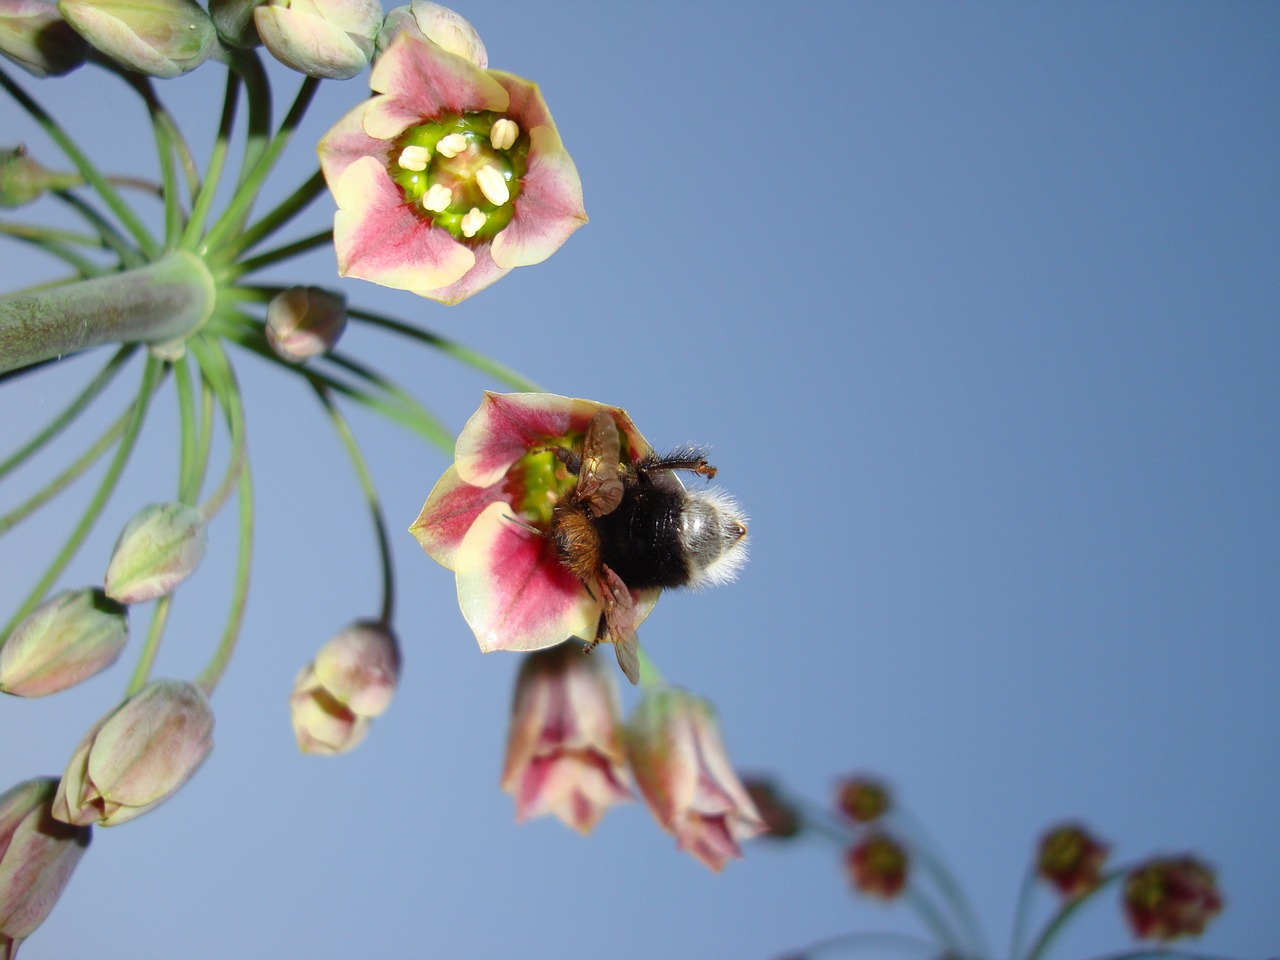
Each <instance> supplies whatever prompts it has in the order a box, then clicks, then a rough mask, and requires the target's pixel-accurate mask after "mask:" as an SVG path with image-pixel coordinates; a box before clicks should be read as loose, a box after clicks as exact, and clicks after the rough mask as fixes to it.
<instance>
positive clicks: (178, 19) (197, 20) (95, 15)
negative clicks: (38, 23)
mask: <svg viewBox="0 0 1280 960" xmlns="http://www.w3.org/2000/svg"><path fill="white" fill-rule="evenodd" d="M58 9H59V10H60V11H61V12H62V15H63V17H65V18H66V20H67V22H68V23H69V24H71V26H73V27H75V29H76V32H77V33H79V34H80V35H81V36H82V37H84V38H85V39H86V40H88V41H89V43H91V44H93V46H94V47H96V48H97V49H98V50H100V51H101V52H102V53H104V54H106V55H107V56H108V57H110V58H111V59H112V60H115V61H116V62H117V63H119V64H121V65H122V66H125V67H127V68H128V69H130V70H133V71H134V72H135V73H142V74H146V75H148V76H152V77H176V76H180V75H181V74H184V73H187V72H188V71H190V70H194V69H195V68H196V67H198V66H200V64H202V63H204V62H205V61H206V60H207V59H209V55H210V54H211V53H213V51H214V49H215V47H216V46H217V42H218V37H217V32H216V31H215V30H214V28H213V21H212V20H210V19H209V15H208V14H207V13H205V12H204V10H203V9H201V7H200V6H199V5H198V4H196V3H194V2H192V0H59V3H58Z"/></svg>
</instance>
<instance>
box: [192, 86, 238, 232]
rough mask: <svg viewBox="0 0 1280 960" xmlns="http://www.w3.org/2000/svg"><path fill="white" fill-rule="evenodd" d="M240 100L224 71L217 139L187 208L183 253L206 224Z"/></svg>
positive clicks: (220, 178)
mask: <svg viewBox="0 0 1280 960" xmlns="http://www.w3.org/2000/svg"><path fill="white" fill-rule="evenodd" d="M239 100H240V76H239V74H237V73H236V72H235V71H233V70H228V71H227V86H226V90H225V92H224V93H223V96H222V117H221V119H220V120H219V121H218V136H217V139H216V140H214V142H213V152H212V153H211V154H210V155H209V166H208V169H207V170H206V171H205V178H204V182H203V183H202V184H201V185H200V191H199V193H197V194H196V198H195V200H194V202H193V203H192V205H191V219H190V220H188V221H187V229H186V230H185V231H183V234H182V243H181V246H182V248H183V249H184V250H195V249H196V247H197V246H198V245H199V241H200V234H201V233H202V232H203V230H204V225H205V224H206V223H207V222H208V220H209V211H210V210H212V209H213V201H214V198H215V197H216V196H217V193H218V184H219V183H220V182H221V181H222V171H223V169H224V168H225V167H226V163H227V151H228V149H230V146H231V134H232V131H234V130H235V123H236V107H237V105H238V103H239Z"/></svg>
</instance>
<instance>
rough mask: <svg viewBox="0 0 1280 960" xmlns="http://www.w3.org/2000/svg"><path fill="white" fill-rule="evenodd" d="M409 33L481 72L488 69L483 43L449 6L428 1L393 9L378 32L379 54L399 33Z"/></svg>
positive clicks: (465, 21)
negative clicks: (468, 62)
mask: <svg viewBox="0 0 1280 960" xmlns="http://www.w3.org/2000/svg"><path fill="white" fill-rule="evenodd" d="M402 32H408V33H412V34H414V35H416V36H417V37H419V38H420V39H425V40H430V41H431V42H432V43H434V44H435V45H436V46H437V47H440V48H442V49H443V50H445V51H447V52H448V53H452V54H453V55H454V56H457V57H462V59H464V60H469V61H471V62H472V63H473V64H475V65H476V66H477V67H479V68H480V69H481V70H484V69H485V68H486V67H488V66H489V54H488V51H486V50H485V48H484V41H482V40H481V39H480V34H478V33H476V28H475V27H473V26H472V25H471V23H470V21H468V20H467V19H466V18H465V17H463V16H462V15H461V14H459V13H455V12H454V11H452V10H450V9H449V8H448V7H442V6H440V4H438V3H430V2H428V0H413V2H412V3H410V4H409V5H408V6H407V7H396V8H395V9H394V10H392V11H391V12H390V13H388V14H387V18H386V19H385V20H383V21H382V29H381V30H379V31H378V52H379V53H381V52H382V51H383V50H385V49H386V48H387V47H389V46H390V45H391V41H392V40H394V39H395V38H396V37H397V36H398V35H399V34H400V33H402Z"/></svg>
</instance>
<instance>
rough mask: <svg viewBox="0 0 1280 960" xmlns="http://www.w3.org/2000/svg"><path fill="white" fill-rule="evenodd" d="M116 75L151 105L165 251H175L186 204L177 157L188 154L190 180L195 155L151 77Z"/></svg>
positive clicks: (122, 72) (123, 73) (193, 171)
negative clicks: (180, 192) (181, 196)
mask: <svg viewBox="0 0 1280 960" xmlns="http://www.w3.org/2000/svg"><path fill="white" fill-rule="evenodd" d="M116 72H117V73H119V74H120V76H121V77H122V78H123V79H124V81H125V82H126V83H127V84H129V86H131V87H132V88H133V89H134V90H135V91H136V92H137V93H138V95H139V96H140V97H142V100H143V102H144V103H146V105H147V115H148V116H149V117H150V118H151V135H152V138H153V139H154V140H155V145H156V155H157V159H158V161H159V164H160V182H161V184H162V187H161V190H162V193H161V196H162V198H163V199H164V238H165V249H166V250H172V249H175V248H176V246H177V239H178V235H179V232H180V231H181V229H182V205H181V204H180V203H179V202H178V175H177V172H176V171H175V170H174V168H173V157H174V154H175V153H177V154H180V155H185V157H186V160H187V163H188V169H187V175H188V178H190V177H193V176H195V169H194V167H195V163H194V161H192V160H191V153H190V151H189V150H187V149H186V143H185V142H183V140H182V134H181V133H180V132H179V131H178V130H177V125H176V124H174V123H173V118H172V117H170V116H169V114H168V111H166V110H165V108H164V104H162V103H161V102H160V99H159V97H157V96H156V91H155V88H154V87H153V86H152V85H151V78H150V77H144V76H141V75H139V74H136V73H131V72H129V71H127V70H122V69H121V70H117V71H116Z"/></svg>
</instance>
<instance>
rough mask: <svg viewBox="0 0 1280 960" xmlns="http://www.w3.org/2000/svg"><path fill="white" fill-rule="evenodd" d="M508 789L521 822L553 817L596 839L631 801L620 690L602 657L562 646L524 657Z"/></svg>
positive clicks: (505, 781)
mask: <svg viewBox="0 0 1280 960" xmlns="http://www.w3.org/2000/svg"><path fill="white" fill-rule="evenodd" d="M502 789H503V790H505V791H506V792H507V793H509V794H511V795H512V796H513V797H515V801H516V820H517V821H520V822H523V821H525V820H528V819H530V818H532V817H540V816H542V815H543V814H547V813H554V814H555V815H556V816H557V817H559V818H560V819H561V820H562V821H564V823H565V825H566V826H569V827H572V828H573V829H575V830H577V831H578V832H579V833H584V834H585V833H590V832H591V831H592V829H594V828H595V825H596V824H597V823H599V822H600V818H601V817H602V816H604V812H605V811H606V810H607V809H608V808H609V807H610V806H612V805H613V804H615V803H623V802H625V801H627V800H630V799H631V790H630V789H629V788H628V786H627V760H626V754H625V752H624V750H623V747H622V736H621V733H620V731H619V723H618V691H617V687H616V685H615V684H614V682H613V675H612V673H610V672H609V671H608V670H607V668H606V666H605V664H604V663H602V662H601V658H600V657H584V656H583V655H582V652H581V649H580V648H579V647H578V646H577V645H576V644H569V643H562V644H560V645H559V646H557V647H551V648H550V649H547V650H540V651H538V652H537V653H533V654H530V655H529V656H527V657H525V659H524V663H523V664H522V665H521V667H520V675H519V677H518V678H517V679H516V692H515V701H514V703H513V704H512V707H511V727H510V731H509V732H508V734H507V757H506V761H505V763H504V764H503V770H502Z"/></svg>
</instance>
